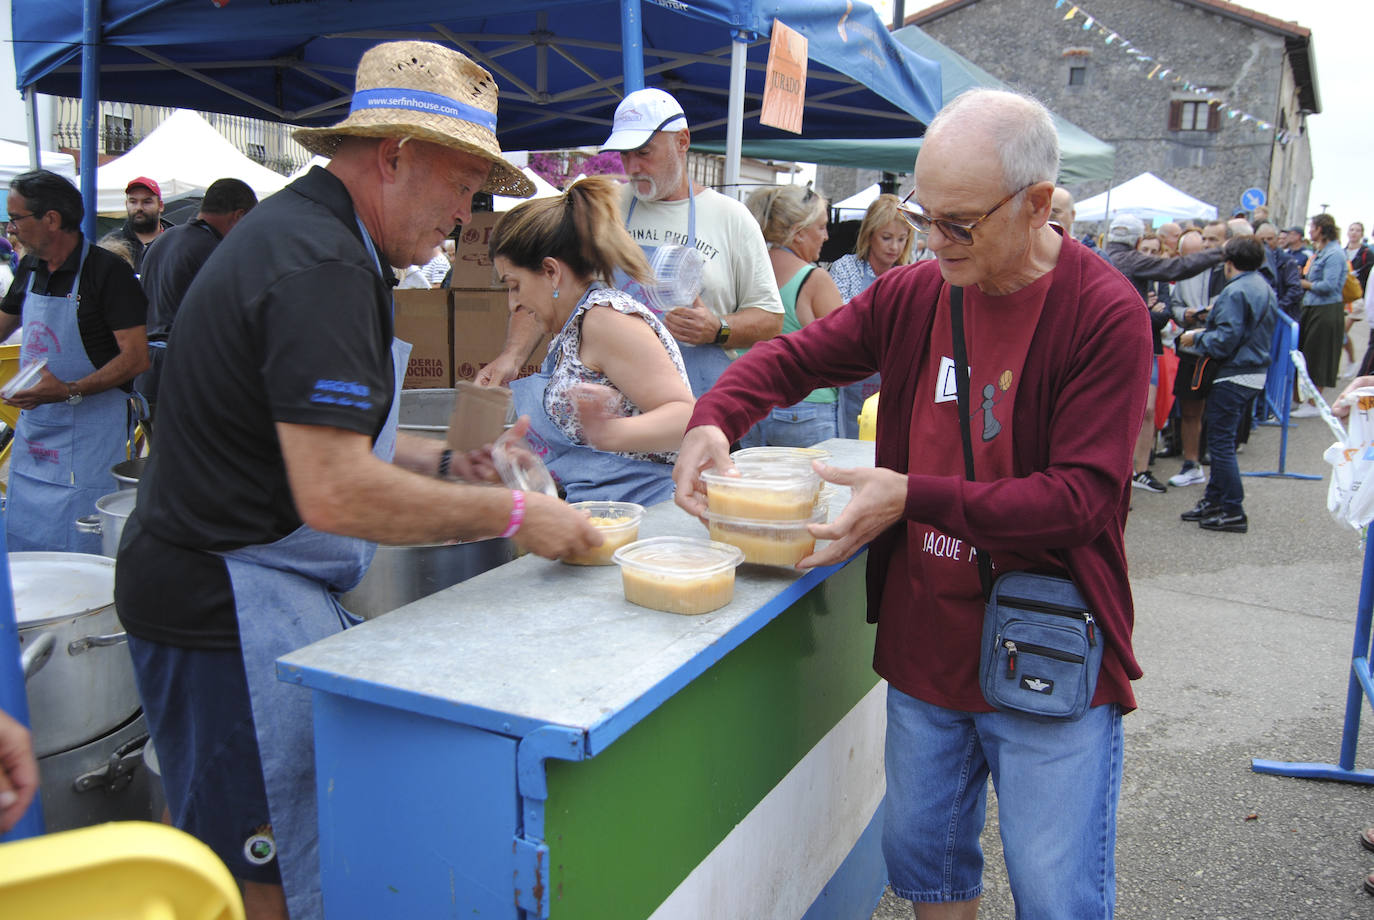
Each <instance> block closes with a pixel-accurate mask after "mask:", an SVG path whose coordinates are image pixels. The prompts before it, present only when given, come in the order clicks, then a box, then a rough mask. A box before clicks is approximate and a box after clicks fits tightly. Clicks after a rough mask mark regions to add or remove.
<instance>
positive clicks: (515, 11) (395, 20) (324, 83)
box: [12, 0, 941, 149]
mask: <svg viewBox="0 0 1374 920" xmlns="http://www.w3.org/2000/svg"><path fill="white" fill-rule="evenodd" d="M81 6H82V4H81V3H79V2H74V0H64V2H54V0H13V2H12V12H13V26H14V38H15V44H14V48H15V66H16V71H17V74H18V83H19V85H20V87H21V88H22V87H25V86H28V85H31V84H33V85H36V87H37V89H38V90H39V91H41V92H45V93H51V94H54V95H65V96H79V95H80V72H79V71H80V63H81V58H80V48H81V44H80V42H81V35H82V29H81V25H82V23H81ZM102 7H103V16H104V27H103V31H102V42H101V45H102V47H101V76H100V81H101V84H100V87H101V88H100V97H101V99H103V100H108V101H125V102H141V103H148V104H153V105H168V106H180V107H185V108H193V109H200V110H204V111H215V112H225V113H230V114H239V115H247V116H253V117H258V118H267V119H270V120H275V121H285V122H291V123H295V124H302V125H320V124H331V123H333V122H335V121H338V120H339V119H341V118H342V117H343V115H344V114H345V113H346V111H347V107H348V99H349V95H350V92H351V90H352V86H353V71H354V68H355V66H356V64H357V61H358V58H359V57H360V56H361V55H362V53H363V51H364V50H365V49H366V48H368V47H370V46H372V45H374V44H377V43H378V42H382V41H387V40H392V39H398V38H417V39H427V40H434V41H441V42H445V43H448V44H450V45H452V46H455V47H457V48H459V49H460V50H462V51H464V52H465V53H466V54H468V55H469V56H470V57H472V58H474V59H475V60H477V61H478V62H479V63H481V64H482V65H483V66H484V67H486V68H487V69H488V70H490V71H491V72H492V73H493V74H494V75H495V77H496V79H497V82H498V84H499V85H500V88H501V103H500V126H499V129H498V134H499V136H500V139H501V143H502V145H503V146H504V147H506V148H508V149H520V148H529V149H541V148H551V147H570V146H579V145H584V144H592V145H594V144H600V143H601V141H603V140H604V139H605V137H606V135H607V134H608V133H609V132H608V126H609V123H610V118H611V115H612V113H613V112H614V109H615V105H616V103H617V102H618V101H619V99H620V97H621V96H622V95H623V85H622V74H623V69H624V68H623V63H622V57H621V41H620V36H621V27H620V21H621V20H620V16H621V9H620V3H619V0H591V2H587V0H537V2H535V0H506V2H501V3H472V2H462V0H459V2H447V3H438V2H434V0H294V2H293V0H225V2H224V5H223V6H218V7H217V6H215V5H214V4H213V3H212V2H211V0H141V2H138V0H104V2H103V4H102ZM493 10H495V11H496V12H492V11H493ZM775 17H776V18H778V19H780V20H782V21H783V22H785V23H786V24H787V25H789V26H791V27H792V28H794V29H796V30H798V31H799V32H801V33H803V34H804V35H806V36H807V38H808V40H809V42H810V57H811V62H812V63H811V67H810V69H809V71H808V84H807V105H806V113H805V123H804V132H805V135H806V136H809V137H901V136H910V135H911V134H914V133H919V126H920V125H923V124H924V123H925V122H927V121H928V120H929V119H930V118H931V117H932V116H933V115H934V113H935V111H936V110H938V108H939V100H940V98H941V93H940V76H939V67H938V65H936V64H934V63H932V62H930V61H927V60H925V59H924V58H922V57H920V56H919V55H917V54H915V53H914V52H912V51H911V50H910V49H908V48H906V47H905V46H903V45H901V44H900V43H898V42H895V41H893V40H892V38H891V36H890V35H889V33H888V32H887V30H886V28H885V27H884V26H883V24H882V23H881V21H880V20H879V19H878V18H877V16H876V14H875V13H874V12H873V11H872V9H871V8H870V7H869V6H867V5H866V4H863V3H852V4H851V3H848V2H846V0H814V2H812V0H772V2H767V0H739V2H733V3H731V2H722V0H688V2H678V0H658V2H645V3H644V5H643V6H642V8H641V11H640V20H641V24H642V32H643V59H644V72H645V84H646V85H649V86H661V87H663V88H665V89H668V90H669V91H671V92H672V93H674V95H676V96H677V97H678V98H679V100H680V101H681V102H682V104H683V107H684V108H685V109H686V111H687V113H688V118H689V120H690V121H691V123H692V133H693V139H694V140H698V139H700V140H707V139H711V138H719V139H723V138H724V137H725V133H726V101H727V96H728V88H729V68H728V64H729V58H730V44H731V39H730V36H731V30H742V31H744V32H746V33H750V34H752V35H753V36H755V37H756V40H755V41H754V42H753V43H752V45H751V47H750V51H749V55H748V60H749V70H748V73H747V77H746V106H745V109H746V111H745V135H746V136H750V137H793V136H795V135H789V134H787V133H785V132H781V131H778V130H776V129H773V128H766V127H763V126H761V125H759V124H758V120H757V117H751V114H752V115H755V116H756V113H757V109H758V104H759V99H761V96H762V88H763V69H764V65H765V63H766V60H767V53H768V48H767V40H766V36H767V35H768V34H769V33H770V31H771V28H772V22H773V19H774V18H775Z"/></svg>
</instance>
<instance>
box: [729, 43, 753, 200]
mask: <svg viewBox="0 0 1374 920" xmlns="http://www.w3.org/2000/svg"><path fill="white" fill-rule="evenodd" d="M751 37H752V36H751V35H750V33H748V32H739V31H736V32H732V33H731V38H732V39H733V41H732V42H731V44H730V105H729V109H728V110H727V121H726V124H725V188H726V194H728V195H733V196H734V197H735V198H738V197H739V160H740V154H741V151H742V150H743V148H744V65H745V64H746V63H748V50H749V49H748V42H749V40H750V38H751Z"/></svg>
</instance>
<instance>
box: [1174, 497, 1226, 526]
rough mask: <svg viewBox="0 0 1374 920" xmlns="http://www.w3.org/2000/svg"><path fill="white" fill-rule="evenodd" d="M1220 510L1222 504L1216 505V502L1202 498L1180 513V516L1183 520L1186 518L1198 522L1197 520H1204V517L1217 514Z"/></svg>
mask: <svg viewBox="0 0 1374 920" xmlns="http://www.w3.org/2000/svg"><path fill="white" fill-rule="evenodd" d="M1220 511H1221V506H1220V505H1214V504H1212V503H1211V502H1209V501H1208V500H1207V499H1205V498H1204V499H1202V500H1200V501H1199V502H1198V503H1197V504H1196V505H1194V506H1193V507H1192V508H1189V509H1188V510H1187V511H1185V512H1183V513H1182V514H1180V515H1179V518H1181V519H1182V520H1185V521H1192V522H1196V521H1201V520H1203V519H1204V518H1209V517H1212V516H1213V515H1214V514H1217V513H1219V512H1220Z"/></svg>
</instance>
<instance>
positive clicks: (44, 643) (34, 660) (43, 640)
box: [19, 633, 57, 680]
mask: <svg viewBox="0 0 1374 920" xmlns="http://www.w3.org/2000/svg"><path fill="white" fill-rule="evenodd" d="M56 644H57V637H56V636H55V635H53V634H52V633H43V635H41V636H39V637H38V638H37V639H34V640H33V642H31V643H29V647H28V648H26V649H24V654H22V655H20V656H19V665H20V667H22V668H23V669H24V680H28V679H29V678H30V677H32V676H33V675H35V674H37V673H38V672H39V671H41V670H42V669H43V665H45V664H47V663H48V659H49V658H51V657H52V650H53V646H55V645H56Z"/></svg>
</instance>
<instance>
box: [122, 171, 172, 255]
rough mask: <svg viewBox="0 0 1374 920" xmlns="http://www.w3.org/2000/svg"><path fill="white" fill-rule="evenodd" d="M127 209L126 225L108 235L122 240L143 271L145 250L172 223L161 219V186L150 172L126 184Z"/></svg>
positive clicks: (125, 204)
mask: <svg viewBox="0 0 1374 920" xmlns="http://www.w3.org/2000/svg"><path fill="white" fill-rule="evenodd" d="M124 210H125V211H127V212H128V214H129V219H128V220H126V221H124V226H122V227H120V228H119V229H118V230H115V231H113V232H112V233H110V234H108V235H107V236H106V239H110V238H112V237H113V238H114V239H118V240H123V241H124V242H125V243H127V244H128V245H129V252H130V253H132V255H133V258H134V273H135V274H142V273H143V252H144V250H146V249H147V248H148V244H149V243H151V242H152V241H153V240H155V239H157V236H158V234H159V233H161V232H162V231H163V230H167V229H169V228H170V227H171V226H172V225H171V224H170V223H169V222H167V221H165V220H163V219H162V189H160V188H158V184H157V183H156V182H155V181H153V180H152V179H149V178H148V177H147V176H139V177H138V178H137V179H133V180H132V181H130V182H129V184H128V185H126V186H125V187H124Z"/></svg>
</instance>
